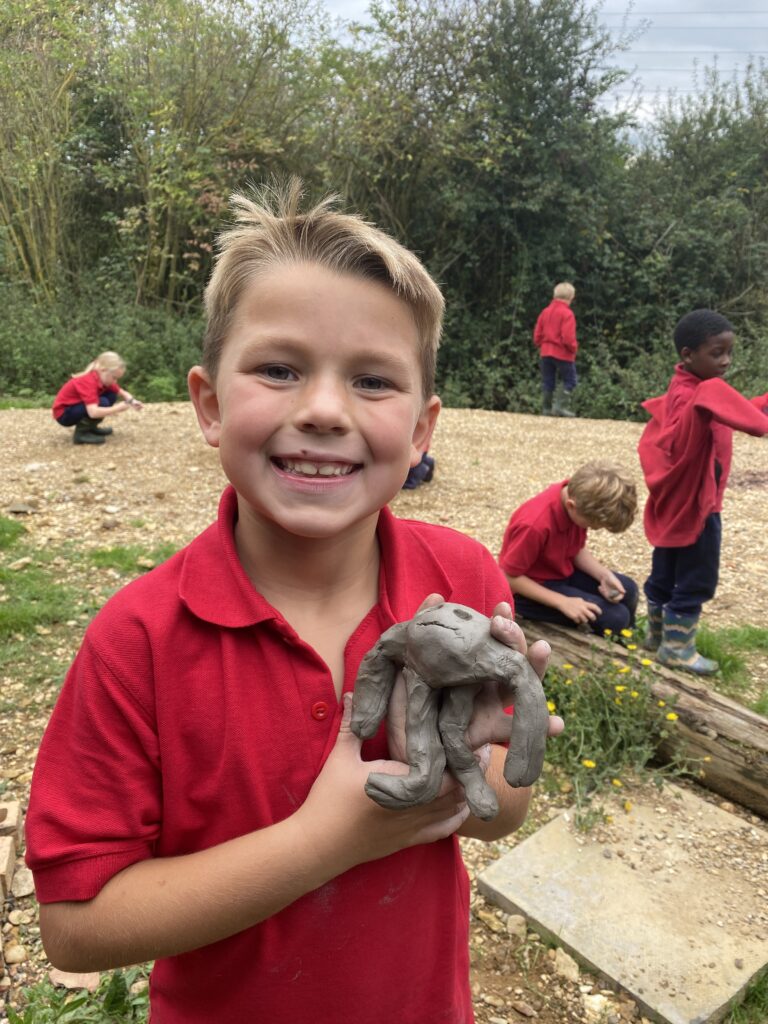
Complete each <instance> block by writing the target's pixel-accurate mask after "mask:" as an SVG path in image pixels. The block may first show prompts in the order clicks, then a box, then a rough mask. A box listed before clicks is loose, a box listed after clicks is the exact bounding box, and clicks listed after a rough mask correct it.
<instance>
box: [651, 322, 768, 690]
mask: <svg viewBox="0 0 768 1024" xmlns="http://www.w3.org/2000/svg"><path fill="white" fill-rule="evenodd" d="M674 342H675V348H676V349H677V352H678V355H679V356H680V362H679V363H678V364H677V366H676V367H675V372H674V374H673V375H672V379H671V381H670V383H669V387H668V389H667V393H666V394H665V395H662V396H661V397H660V398H649V399H648V401H647V402H643V408H645V409H647V411H648V412H649V413H650V414H651V420H650V422H649V423H648V424H647V426H646V428H645V430H644V431H643V434H642V436H641V438H640V443H639V445H638V453H639V455H640V462H641V464H642V467H643V473H644V474H645V482H646V484H647V485H648V491H649V492H650V493H649V496H648V502H647V504H646V506H645V517H644V525H645V535H646V537H647V538H648V541H649V542H650V543H651V544H652V545H653V549H654V550H653V560H652V565H651V574H650V576H649V577H648V579H647V580H646V581H645V588H644V589H645V596H646V598H647V601H648V637H647V639H646V646H647V647H648V648H649V649H650V650H656V657H657V659H658V661H660V662H662V664H665V665H669V666H670V667H673V668H682V669H686V670H688V671H690V672H694V673H696V674H698V675H711V674H712V673H714V672H716V671H717V669H718V664H717V662H716V661H712V660H711V659H710V658H705V657H703V656H702V655H701V654H699V653H698V651H697V650H696V630H697V627H698V621H699V617H700V615H701V608H702V605H703V604H704V602H705V601H709V600H711V598H712V597H714V594H715V590H716V588H717V579H718V570H719V565H720V538H721V526H720V511H721V509H722V507H723V492H724V491H725V487H726V484H727V482H728V473H729V471H730V468H731V457H732V452H733V431H734V430H741V431H743V432H744V433H746V434H752V435H753V436H755V437H761V436H763V435H764V434H768V393H767V394H764V395H760V396H758V397H757V398H753V399H747V398H744V397H743V395H741V394H739V392H738V391H736V390H735V389H734V388H732V387H731V386H730V384H726V382H725V380H723V378H724V376H725V374H726V372H727V370H728V367H729V366H730V364H731V358H732V355H733V345H734V336H733V327H732V326H731V324H730V323H729V322H728V320H726V318H725V317H724V316H721V315H720V314H719V313H715V312H713V311H712V310H711V309H695V310H694V311H693V312H692V313H688V314H686V315H685V316H684V317H683V318H682V319H681V320H680V321H679V322H678V324H677V326H676V327H675V332H674Z"/></svg>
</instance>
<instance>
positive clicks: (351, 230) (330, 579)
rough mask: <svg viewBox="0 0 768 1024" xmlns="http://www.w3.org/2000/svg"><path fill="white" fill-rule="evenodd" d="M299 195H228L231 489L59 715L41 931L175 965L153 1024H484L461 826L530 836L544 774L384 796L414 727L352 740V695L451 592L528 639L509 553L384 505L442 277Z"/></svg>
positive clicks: (55, 952) (38, 827)
mask: <svg viewBox="0 0 768 1024" xmlns="http://www.w3.org/2000/svg"><path fill="white" fill-rule="evenodd" d="M300 198H301V193H300V189H299V186H298V185H297V184H296V183H293V184H292V186H291V187H290V189H288V190H286V191H285V192H284V193H281V194H278V195H277V196H276V197H275V200H274V208H273V207H272V206H270V205H269V202H268V197H267V196H266V195H265V196H264V197H263V198H262V201H261V202H260V203H259V202H253V201H251V200H249V199H246V198H245V197H242V196H241V197H236V198H235V206H236V209H237V211H238V215H239V223H238V225H237V226H235V227H234V228H232V229H231V230H230V231H228V232H226V233H225V234H224V235H223V236H222V239H221V245H220V252H219V256H218V259H217V263H216V267H215V270H214V273H213V276H212V279H211V282H210V284H209V286H208V288H207V291H206V310H207V314H208V331H207V334H206V339H205V344H204V353H203V363H202V365H201V366H197V367H194V368H193V369H192V370H191V371H190V374H189V389H190V395H191V397H192V402H193V404H194V408H195V411H196V413H197V417H198V421H199V423H200V427H201V430H202V432H203V435H204V437H205V439H206V441H207V442H208V444H210V445H212V446H213V447H215V448H217V449H218V451H219V455H220V458H221V463H222V466H223V468H224V471H225V473H226V474H227V477H228V478H229V481H230V485H231V486H230V487H228V488H227V490H226V491H225V492H224V495H223V497H222V500H221V504H220V509H219V517H218V522H217V523H216V524H214V525H213V526H211V527H209V529H208V530H206V531H205V532H204V533H203V534H201V535H200V536H199V537H198V538H196V539H195V540H194V541H193V542H192V543H191V544H190V545H189V546H188V547H187V548H185V549H184V550H182V551H181V552H179V553H178V554H177V555H176V556H174V557H173V558H172V559H170V560H169V561H168V562H167V563H165V564H164V565H163V566H161V567H159V568H157V569H155V570H153V572H152V573H150V574H148V575H147V576H145V577H143V578H141V579H139V580H137V581H135V582H134V583H132V584H130V585H129V586H128V587H126V588H125V589H124V590H123V591H121V592H120V593H118V594H117V595H115V597H113V598H112V599H111V600H110V601H109V602H108V603H107V605H106V606H105V607H104V608H103V609H102V611H101V612H100V613H99V615H98V616H97V617H96V618H95V619H94V621H93V623H92V624H91V626H90V627H89V629H88V632H87V634H86V637H85V639H84V642H83V645H82V647H81V650H80V652H79V654H78V656H77V659H76V660H75V662H74V664H73V666H72V668H71V670H70V672H69V674H68V677H67V680H66V683H65V686H64V688H63V691H62V694H61V697H60V699H59V701H58V703H57V707H56V709H55V711H54V714H53V716H52V719H51V722H50V724H49V727H48V729H47V731H46V735H45V737H44V740H43V743H42V746H41V750H40V756H39V759H38V762H37V766H36V769H35V776H34V779H33V786H32V796H31V802H30V810H29V814H28V818H27V843H28V861H29V863H30V866H31V867H32V869H33V871H34V873H35V880H36V886H37V895H38V899H39V901H40V903H41V908H40V926H41V933H42V938H43V942H44V944H45V948H46V951H47V952H48V954H49V956H50V957H51V960H52V961H53V962H54V963H55V964H56V965H58V966H59V967H61V968H62V969H64V970H71V971H81V970H94V969H102V968H108V967H114V966H117V965H121V964H127V963H133V962H141V961H145V960H150V959H154V960H155V961H156V963H155V967H154V970H153V973H152V981H151V1007H152V1024H182V1022H184V1024H194V1022H196V1021H200V1022H203V1021H205V1022H210V1021H213V1020H227V1021H232V1022H242V1024H246V1022H247V1024H257V1022H261V1021H265V1022H269V1024H281V1022H284V1024H288V1022H291V1024H294V1022H296V1021H303V1020H313V1021H315V1020H317V1021H321V1022H323V1021H327V1022H328V1024H392V1022H393V1021H397V1022H398V1024H426V1022H429V1021H438V1020H439V1021H441V1022H447V1024H469V1022H471V1021H472V1019H473V1017H472V1008H471V997H470V992H469V984H468V915H469V906H468V882H467V877H466V872H465V871H464V868H463V865H462V863H461V857H460V852H459V847H458V841H457V830H458V829H459V828H461V834H463V835H473V836H477V837H480V838H487V839H493V838H497V837H499V836H501V835H503V834H505V833H507V832H509V831H511V830H512V829H514V828H516V827H518V826H519V825H520V823H521V822H522V821H523V819H524V817H525V813H526V810H527V804H528V799H529V791H528V790H527V789H520V790H513V789H511V788H510V787H508V786H507V785H506V784H505V783H504V781H503V777H502V774H501V771H502V766H503V761H504V756H505V751H504V748H503V747H501V746H498V745H492V749H491V753H490V767H489V769H488V779H489V781H490V782H491V784H492V785H493V786H494V788H495V789H496V791H497V794H498V797H499V800H500V804H501V810H500V813H499V815H498V817H497V818H495V819H494V820H493V822H491V823H483V822H480V821H478V820H476V819H473V818H471V817H470V816H469V812H468V809H467V807H466V804H465V800H464V795H463V791H462V790H461V789H460V788H459V787H458V786H457V785H456V783H455V781H454V780H452V779H451V778H450V777H449V776H446V778H445V779H444V783H443V787H442V789H441V792H440V794H439V795H438V797H437V798H436V799H435V800H434V801H433V802H432V803H429V804H427V805H424V806H418V807H414V808H410V809H408V810H405V811H391V810H386V809H383V808H381V807H379V806H378V805H377V804H375V803H373V801H371V800H370V799H369V798H368V797H367V796H366V795H365V793H364V784H365V781H366V779H367V776H368V774H369V772H371V771H388V772H392V773H400V774H405V773H406V772H407V771H408V768H407V766H406V765H404V764H403V763H402V760H403V759H402V757H399V760H397V761H395V760H390V759H389V758H392V757H398V755H400V753H401V750H402V736H401V735H399V734H398V733H397V731H396V730H395V729H394V726H392V727H391V732H390V735H389V736H388V735H387V732H386V730H385V729H382V730H381V731H380V732H379V734H378V735H377V736H376V737H374V738H373V739H372V740H370V741H368V742H366V743H365V744H364V745H363V747H362V751H361V745H360V741H359V740H357V739H356V737H355V736H354V735H353V734H352V733H351V731H350V728H349V703H350V691H351V690H352V688H353V685H354V680H355V676H356V673H357V669H358V665H359V663H360V660H361V658H362V656H363V654H364V653H365V652H366V651H367V650H369V649H370V648H371V647H372V646H373V645H374V643H375V642H376V640H377V639H378V638H379V636H380V635H381V633H382V632H383V631H384V630H385V629H387V628H389V627H390V626H391V625H393V624H394V623H395V622H398V621H403V620H405V619H409V618H411V617H412V616H413V614H414V613H415V612H416V611H417V609H418V608H419V606H420V605H421V604H422V603H423V601H424V599H425V598H427V596H428V595H429V594H430V593H439V594H441V595H442V596H443V597H445V598H446V599H450V600H453V601H459V602H461V603H464V604H468V605H471V606H473V607H475V608H477V609H478V610H480V611H483V612H484V613H486V614H493V613H494V612H496V613H497V614H496V616H495V617H494V619H493V626H492V628H493V631H494V635H495V636H496V637H497V638H498V639H500V640H503V641H505V642H507V643H509V644H511V645H513V646H517V647H518V649H520V650H523V651H525V640H524V638H523V637H522V634H521V632H520V630H519V628H518V627H516V626H515V625H514V624H513V623H511V622H510V619H509V616H510V612H511V609H510V605H509V597H510V595H509V591H508V587H507V585H506V581H505V580H504V578H503V576H502V575H501V574H500V572H499V570H498V569H497V567H496V566H495V563H494V560H493V558H492V556H491V555H490V554H489V552H487V551H486V550H485V549H484V548H483V547H482V546H481V545H479V544H477V543H476V542H474V541H472V540H470V539H469V538H467V537H465V536H463V535H461V534H458V533H456V532H454V531H452V530H447V529H445V528H441V527H435V526H429V525H426V524H423V523H416V522H412V521H408V520H397V519H396V518H395V517H394V516H393V515H392V514H391V512H390V511H389V510H388V508H387V502H389V501H390V500H391V499H392V498H393V497H394V496H395V495H396V494H397V493H398V491H399V490H400V487H401V485H402V482H403V479H404V478H405V476H406V474H407V472H408V469H409V467H410V466H412V465H414V464H415V463H416V462H417V461H418V460H419V458H420V457H421V453H422V451H424V450H425V449H426V448H427V447H428V445H429V441H430V437H431V434H432V431H433V429H434V426H435V421H436V418H437V415H438V411H439V407H440V402H439V399H438V398H437V397H435V395H434V394H433V381H434V362H435V353H436V349H437V344H438V339H439V335H440V325H441V317H442V308H443V302H442V296H441V295H440V292H439V290H438V288H437V286H436V285H435V284H434V282H433V281H432V280H431V278H430V277H429V275H428V274H427V272H426V271H425V270H424V268H423V267H422V265H421V264H420V263H419V261H418V260H417V259H416V257H415V256H413V254H411V253H409V252H408V251H407V250H405V249H403V248H402V247H401V246H400V245H399V244H398V243H396V242H394V241H393V240H392V239H391V238H389V237H388V236H386V235H384V234H383V233H382V232H380V231H378V230H377V229H375V228H373V227H371V226H370V225H368V224H366V223H365V222H363V221H362V220H360V219H359V218H357V217H352V216H348V215H343V214H339V213H336V212H334V211H333V210H332V209H331V207H330V205H329V203H328V202H325V203H321V204H320V205H319V206H317V207H315V208H314V209H313V210H311V211H310V212H309V213H307V214H302V213H300V212H299V210H298V207H299V202H300ZM547 652H548V648H547V646H546V645H543V646H540V645H534V646H533V647H532V648H531V652H530V659H531V661H532V663H533V664H534V667H535V668H536V669H537V671H538V672H539V674H540V675H541V674H542V673H543V670H544V666H545V663H546V657H547ZM496 703H497V705H498V701H497V702H496ZM480 719H481V716H479V715H478V717H477V719H476V720H475V722H474V723H473V724H472V725H471V726H470V730H469V740H470V742H471V743H472V745H473V747H474V748H477V747H479V746H481V745H483V744H485V743H486V742H489V741H492V742H495V741H503V740H504V739H505V738H506V737H508V735H509V734H508V731H507V732H505V729H506V730H508V724H509V718H508V716H505V715H504V714H503V712H502V709H501V706H500V705H499V706H498V707H497V708H495V709H494V710H493V711H492V713H491V714H490V715H489V716H488V718H487V720H486V718H483V719H482V720H480ZM393 720H394V719H393Z"/></svg>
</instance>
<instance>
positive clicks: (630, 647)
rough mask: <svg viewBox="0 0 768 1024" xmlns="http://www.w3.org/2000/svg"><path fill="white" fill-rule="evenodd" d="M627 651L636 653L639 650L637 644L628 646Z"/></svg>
mask: <svg viewBox="0 0 768 1024" xmlns="http://www.w3.org/2000/svg"><path fill="white" fill-rule="evenodd" d="M627 650H628V651H636V650H637V644H627Z"/></svg>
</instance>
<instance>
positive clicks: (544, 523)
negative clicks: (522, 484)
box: [499, 462, 638, 634]
mask: <svg viewBox="0 0 768 1024" xmlns="http://www.w3.org/2000/svg"><path fill="white" fill-rule="evenodd" d="M636 511H637V491H636V489H635V483H634V481H633V480H632V478H631V477H630V476H628V474H627V473H626V472H625V471H624V470H623V469H621V468H620V467H618V466H614V465H613V464H611V463H608V462H589V463H587V464H586V465H584V466H581V468H580V469H577V470H576V472H575V473H574V474H573V476H572V477H571V478H570V479H569V480H562V481H561V482H560V483H556V484H552V485H551V486H550V487H548V488H547V489H546V490H545V491H542V492H541V494H538V495H536V497H534V498H531V499H530V500H529V501H526V502H524V504H522V505H521V506H520V507H519V508H518V509H517V510H516V511H515V512H513V513H512V517H511V519H510V520H509V523H508V525H507V529H506V532H505V534H504V540H503V542H502V547H501V554H500V555H499V564H500V565H501V568H502V569H503V570H504V572H505V573H506V576H507V579H508V580H509V585H510V587H511V588H512V592H513V593H514V594H515V607H516V610H517V614H518V615H521V616H524V617H525V618H528V619H534V620H538V621H540V622H554V623H559V624H560V625H566V626H573V625H576V626H581V625H588V626H589V628H590V629H591V630H592V631H593V632H594V633H599V634H602V633H604V632H605V631H606V630H611V631H612V632H618V631H620V630H622V629H626V628H628V627H631V626H632V625H633V624H634V621H635V609H636V607H637V596H638V594H637V584H636V583H635V582H634V580H632V579H630V578H629V577H628V576H623V575H622V574H621V573H615V572H612V571H611V570H610V569H608V568H606V566H604V565H603V564H602V563H601V562H599V561H598V560H597V558H595V556H594V555H593V554H592V553H591V552H590V551H589V550H588V549H587V547H586V541H587V530H588V529H590V530H599V529H601V528H603V527H605V529H607V530H610V531H611V533H623V531H624V530H626V529H627V528H628V527H629V526H630V525H631V523H632V521H633V519H634V518H635V512H636Z"/></svg>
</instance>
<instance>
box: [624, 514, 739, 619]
mask: <svg viewBox="0 0 768 1024" xmlns="http://www.w3.org/2000/svg"><path fill="white" fill-rule="evenodd" d="M721 538H722V525H721V523H720V513H719V512H711V513H710V514H709V515H708V516H707V518H706V521H705V523H704V529H703V530H702V531H701V533H700V535H699V538H698V540H697V541H696V542H695V543H694V544H689V545H688V546H687V547H684V548H654V549H653V558H652V560H651V575H650V576H649V577H648V579H647V580H646V581H645V587H644V588H643V589H644V590H645V596H646V598H647V599H648V602H649V604H657V605H659V606H660V607H664V608H667V609H669V611H671V612H674V614H675V615H696V616H698V615H700V614H701V606H702V605H703V604H704V602H705V601H711V600H712V598H713V597H714V596H715V591H716V590H717V580H718V576H719V573H720V542H721Z"/></svg>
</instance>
